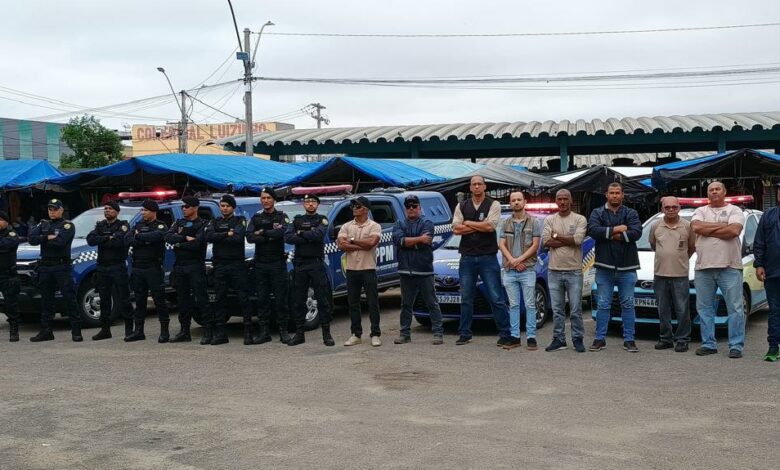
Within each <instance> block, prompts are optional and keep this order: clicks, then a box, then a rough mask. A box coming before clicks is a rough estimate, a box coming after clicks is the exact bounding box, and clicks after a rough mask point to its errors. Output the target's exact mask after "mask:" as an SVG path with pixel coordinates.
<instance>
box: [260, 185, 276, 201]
mask: <svg viewBox="0 0 780 470" xmlns="http://www.w3.org/2000/svg"><path fill="white" fill-rule="evenodd" d="M263 193H266V194H267V195H269V196H271V199H273V200H274V201H275V200H276V191H274V188H272V187H270V186H266V187H265V188H263V189H261V190H260V194H263Z"/></svg>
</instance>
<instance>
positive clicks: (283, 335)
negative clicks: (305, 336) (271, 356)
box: [279, 330, 292, 344]
mask: <svg viewBox="0 0 780 470" xmlns="http://www.w3.org/2000/svg"><path fill="white" fill-rule="evenodd" d="M291 339H292V338H290V333H288V332H287V330H279V341H281V342H282V343H284V344H287V343H289V342H290V340H291Z"/></svg>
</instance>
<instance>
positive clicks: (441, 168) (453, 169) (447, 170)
mask: <svg viewBox="0 0 780 470" xmlns="http://www.w3.org/2000/svg"><path fill="white" fill-rule="evenodd" d="M386 161H390V162H400V163H405V164H407V165H409V166H413V167H415V168H417V169H419V170H423V171H427V172H428V173H430V174H432V175H436V176H441V177H442V178H446V179H454V178H460V177H462V176H466V175H468V174H470V173H471V172H473V171H476V170H479V169H480V168H483V167H484V166H485V165H483V164H481V163H471V162H467V161H463V160H451V159H437V158H404V159H400V158H392V159H389V160H386Z"/></svg>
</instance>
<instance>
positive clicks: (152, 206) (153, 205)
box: [141, 199, 160, 212]
mask: <svg viewBox="0 0 780 470" xmlns="http://www.w3.org/2000/svg"><path fill="white" fill-rule="evenodd" d="M141 207H143V208H144V209H146V210H148V211H152V212H157V211H159V210H160V205H159V204H157V201H155V200H154V199H147V200H145V201H144V203H143V204H141Z"/></svg>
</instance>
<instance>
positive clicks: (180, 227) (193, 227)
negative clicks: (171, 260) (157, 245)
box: [165, 217, 207, 265]
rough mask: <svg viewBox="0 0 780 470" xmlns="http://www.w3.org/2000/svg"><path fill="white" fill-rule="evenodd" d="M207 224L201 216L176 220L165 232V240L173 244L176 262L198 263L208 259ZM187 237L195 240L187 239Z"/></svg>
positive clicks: (181, 263)
mask: <svg viewBox="0 0 780 470" xmlns="http://www.w3.org/2000/svg"><path fill="white" fill-rule="evenodd" d="M206 225H207V224H206V221H205V220H203V219H201V218H200V217H197V218H195V219H194V220H189V219H179V220H177V221H176V222H174V224H173V225H172V226H171V229H170V230H168V233H166V234H165V241H166V242H167V243H170V244H171V245H173V252H174V253H175V254H176V264H180V265H183V264H196V263H202V262H203V261H204V260H205V259H206V235H205V231H206ZM187 237H193V238H194V239H195V240H191V241H187Z"/></svg>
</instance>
